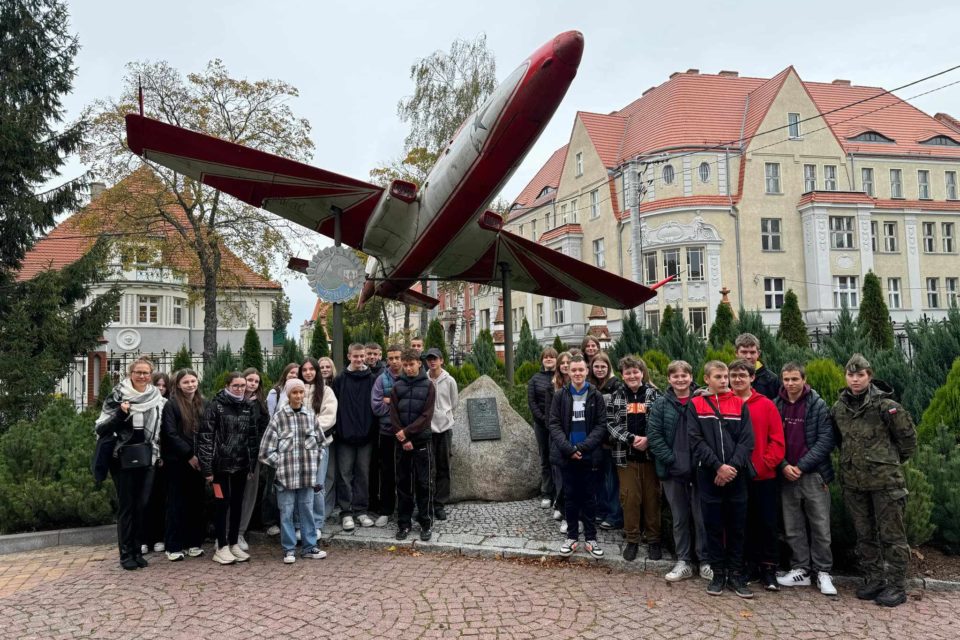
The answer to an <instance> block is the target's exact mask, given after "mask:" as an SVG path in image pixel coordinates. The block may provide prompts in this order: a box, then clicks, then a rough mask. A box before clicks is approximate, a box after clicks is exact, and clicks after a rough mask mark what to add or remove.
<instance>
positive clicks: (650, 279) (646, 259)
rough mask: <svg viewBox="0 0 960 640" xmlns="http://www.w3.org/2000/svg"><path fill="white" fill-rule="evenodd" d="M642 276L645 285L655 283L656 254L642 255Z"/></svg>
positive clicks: (653, 252) (652, 252) (654, 252)
mask: <svg viewBox="0 0 960 640" xmlns="http://www.w3.org/2000/svg"><path fill="white" fill-rule="evenodd" d="M643 274H644V278H645V282H646V284H654V283H656V282H657V280H658V278H657V252H656V251H651V252H650V253H645V254H643Z"/></svg>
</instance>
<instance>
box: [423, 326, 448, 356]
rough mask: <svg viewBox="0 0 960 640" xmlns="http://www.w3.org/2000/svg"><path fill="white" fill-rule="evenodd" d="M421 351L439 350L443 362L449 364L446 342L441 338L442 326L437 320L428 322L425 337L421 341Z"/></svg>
mask: <svg viewBox="0 0 960 640" xmlns="http://www.w3.org/2000/svg"><path fill="white" fill-rule="evenodd" d="M423 349H424V351H426V350H427V349H439V350H440V355H441V356H443V361H444V362H450V358H449V357H448V356H447V341H446V340H445V339H444V337H443V325H442V324H440V321H439V320H438V319H437V318H434V319H433V320H431V321H430V324H429V325H428V326H427V337H426V338H424V340H423Z"/></svg>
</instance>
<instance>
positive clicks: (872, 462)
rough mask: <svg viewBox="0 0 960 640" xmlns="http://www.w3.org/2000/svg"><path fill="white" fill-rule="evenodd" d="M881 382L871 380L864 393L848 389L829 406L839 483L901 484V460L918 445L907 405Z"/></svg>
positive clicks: (878, 487) (866, 486) (865, 486)
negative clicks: (838, 452)
mask: <svg viewBox="0 0 960 640" xmlns="http://www.w3.org/2000/svg"><path fill="white" fill-rule="evenodd" d="M892 395H893V394H892V390H891V388H890V387H889V385H887V384H886V383H885V382H881V381H879V380H874V381H873V382H872V383H871V385H870V388H869V389H868V390H867V391H866V393H865V394H864V396H862V397H860V398H857V397H856V396H854V395H853V394H852V393H851V392H850V390H849V389H844V390H843V391H842V392H841V393H840V398H839V399H838V400H837V402H836V403H835V404H834V405H833V407H832V408H831V409H830V419H831V420H832V422H833V427H834V430H835V435H836V439H837V443H838V444H839V445H840V484H841V485H843V486H844V487H845V488H848V489H853V490H855V491H882V490H888V489H906V480H905V479H904V475H903V470H902V469H901V468H900V465H901V463H903V462H906V461H907V459H908V458H909V457H910V456H911V455H912V454H913V451H914V449H916V446H917V430H916V429H915V428H914V426H913V419H912V418H911V417H910V414H909V413H907V410H906V409H904V408H903V407H902V406H901V405H900V403H899V402H897V401H895V400H894V399H893V398H892V397H891V396H892Z"/></svg>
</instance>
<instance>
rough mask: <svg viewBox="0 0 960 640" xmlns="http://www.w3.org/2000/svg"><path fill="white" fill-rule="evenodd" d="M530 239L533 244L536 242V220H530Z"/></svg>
mask: <svg viewBox="0 0 960 640" xmlns="http://www.w3.org/2000/svg"><path fill="white" fill-rule="evenodd" d="M530 237H531V238H532V239H533V241H534V242H536V241H537V219H536V218H531V219H530Z"/></svg>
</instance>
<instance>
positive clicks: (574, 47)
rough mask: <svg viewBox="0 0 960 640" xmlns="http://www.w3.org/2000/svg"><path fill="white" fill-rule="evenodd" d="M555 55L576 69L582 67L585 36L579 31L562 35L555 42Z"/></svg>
mask: <svg viewBox="0 0 960 640" xmlns="http://www.w3.org/2000/svg"><path fill="white" fill-rule="evenodd" d="M553 55H554V56H555V57H556V58H557V59H558V60H560V61H561V62H563V63H564V64H567V65H570V66H571V67H573V68H574V69H576V68H577V67H579V66H580V57H581V56H582V55H583V34H582V33H580V32H579V31H567V32H566V33H561V34H560V35H558V36H557V37H556V38H554V40H553Z"/></svg>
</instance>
